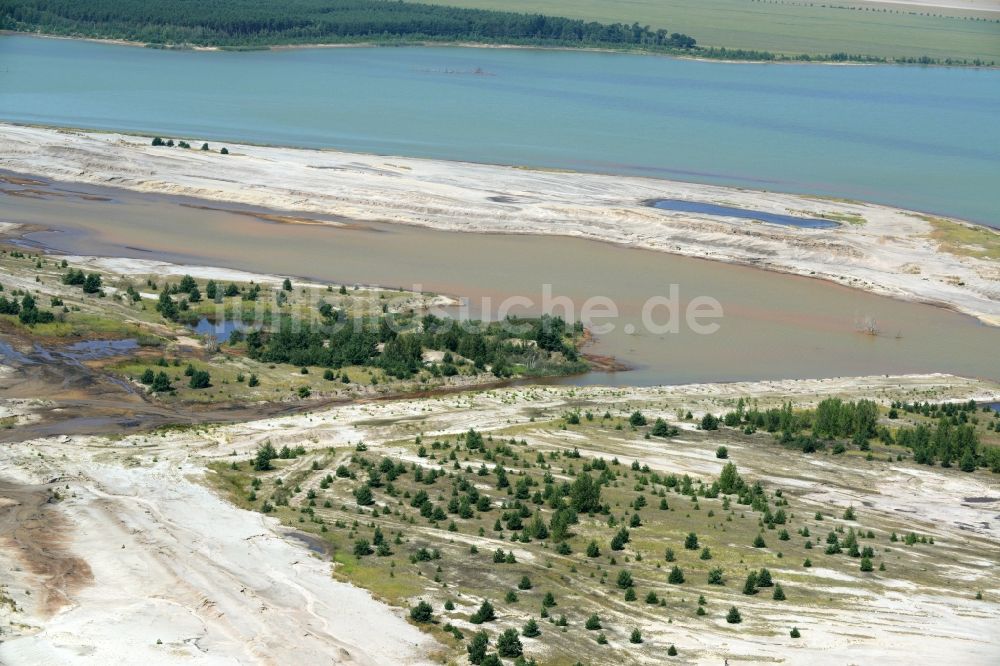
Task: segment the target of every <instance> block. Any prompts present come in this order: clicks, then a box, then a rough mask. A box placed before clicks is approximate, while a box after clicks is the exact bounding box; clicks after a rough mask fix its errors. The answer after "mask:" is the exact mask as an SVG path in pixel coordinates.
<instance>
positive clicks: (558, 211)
mask: <svg viewBox="0 0 1000 666" xmlns="http://www.w3.org/2000/svg"><path fill="white" fill-rule="evenodd" d="M191 140H192V141H195V139H191ZM227 146H228V148H229V150H230V152H231V154H230V155H225V156H223V155H220V154H218V153H215V152H208V151H199V150H183V149H170V148H154V147H152V146H150V145H149V142H148V140H147V139H145V138H142V137H135V136H128V135H122V134H111V133H98V132H85V131H75V130H58V129H49V128H38V127H22V126H16V125H9V124H0V155H2V156H3V166H4V168H6V169H9V170H11V171H15V172H19V173H25V174H33V175H38V176H44V177H49V178H53V179H56V180H62V181H75V182H84V183H90V184H95V185H106V186H114V187H123V188H127V189H131V190H136V191H142V192H157V193H166V194H178V195H185V196H191V197H198V198H202V199H209V200H214V201H231V202H238V203H242V204H253V205H258V206H267V207H270V208H273V209H279V210H283V211H295V212H297V213H317V214H323V215H335V216H337V217H338V218H341V219H347V220H352V221H354V222H357V223H364V222H372V221H382V222H392V223H397V224H410V225H417V226H423V227H429V228H433V229H439V230H448V231H469V232H492V233H522V234H546V235H565V236H578V237H583V238H589V239H593V240H600V241H607V242H613V243H619V244H623V245H627V246H634V247H644V248H649V249H655V250H660V251H664V252H671V253H676V254H683V255H688V256H695V257H701V258H706V259H712V260H716V261H724V262H731V263H740V264H748V265H753V266H758V267H761V268H767V269H770V270H776V271H782V272H788V273H795V274H799V275H807V276H813V277H818V278H822V279H827V280H831V281H834V282H837V283H840V284H844V285H847V286H851V287H856V288H860V289H865V290H867V291H871V292H874V293H878V294H882V295H888V296H893V297H897V298H902V299H907V300H913V301H921V302H927V303H934V304H938V305H942V306H946V307H950V308H954V309H956V310H959V311H961V312H965V313H968V314H971V315H973V316H975V317H978V318H979V319H981V320H982V321H984V322H987V323H990V324H994V325H1000V279H998V278H1000V276H998V272H997V267H996V264H995V262H992V261H989V260H985V259H979V258H975V257H971V256H958V255H955V254H951V253H947V252H944V251H942V250H940V249H939V247H938V243H937V242H936V241H934V240H933V239H932V238H931V237H930V234H931V232H932V231H933V229H932V226H931V224H930V222H928V221H927V220H926V219H924V218H922V217H920V216H919V215H917V214H916V213H913V212H909V211H904V210H899V209H894V208H890V207H885V206H877V205H873V204H866V203H861V202H844V201H838V200H830V199H821V198H817V197H807V196H799V195H790V194H778V193H772V192H761V191H755V190H743V189H734V188H724V187H715V186H709V185H697V184H691V183H679V182H673V181H666V180H656V179H650V178H635V177H619V176H602V175H594V174H583V173H570V172H558V171H544V170H532V169H523V168H515V167H503V166H492V165H482V164H470V163H458V162H445V161H435V160H422V159H412V158H403V157H382V156H376V155H360V154H352V153H341V152H335V151H320V150H305V149H294V148H275V147H261V146H249V145H237V144H227ZM657 198H674V199H687V200H693V201H699V202H706V203H714V204H719V205H726V206H733V207H739V208H746V209H751V210H759V211H764V212H770V213H779V214H786V215H798V216H806V217H817V216H819V217H826V218H829V219H838V220H841V221H842V224H840V225H839V226H838V227H836V228H834V229H803V228H796V227H788V226H780V225H774V224H766V223H760V222H755V221H750V220H738V219H735V218H722V217H713V216H707V215H702V214H696V213H686V212H685V213H680V212H668V211H662V210H656V209H652V208H650V207H649V206H647V205H645V202H646V201H648V200H650V199H657ZM852 221H853V222H852Z"/></svg>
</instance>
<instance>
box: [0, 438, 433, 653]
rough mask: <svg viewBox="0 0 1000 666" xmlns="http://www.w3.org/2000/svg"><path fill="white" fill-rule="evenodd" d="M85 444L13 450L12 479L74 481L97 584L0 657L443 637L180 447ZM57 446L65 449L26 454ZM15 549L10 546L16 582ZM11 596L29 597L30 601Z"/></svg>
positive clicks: (81, 532)
mask: <svg viewBox="0 0 1000 666" xmlns="http://www.w3.org/2000/svg"><path fill="white" fill-rule="evenodd" d="M79 445H80V443H79V442H76V441H63V442H61V443H57V442H55V441H49V442H38V443H36V445H28V446H26V447H16V450H9V451H6V452H5V454H4V456H3V457H4V462H3V464H2V466H0V468H2V475H3V476H4V477H5V478H8V479H10V478H15V479H18V480H23V481H27V482H29V483H44V482H46V481H48V480H49V479H50V478H53V477H54V476H55V477H60V476H66V477H68V479H67V480H68V481H69V484H70V487H71V488H72V491H71V492H72V493H73V494H72V496H71V497H69V498H68V499H66V500H64V502H63V504H62V505H61V507H60V510H61V511H62V512H64V513H65V514H66V515H67V516H69V518H70V520H71V524H72V526H73V529H72V533H71V535H70V539H71V542H72V550H73V551H74V553H75V554H77V555H78V556H79V557H82V558H83V559H85V560H86V562H87V563H88V564H89V566H90V569H91V571H92V572H93V581H92V582H91V583H90V584H88V585H86V586H85V587H84V588H83V589H82V590H81V591H80V592H79V593H77V594H76V595H75V596H74V598H73V599H72V605H71V606H69V607H67V608H65V609H63V610H62V611H60V612H59V613H58V614H57V615H56V616H55V617H53V618H51V619H50V620H47V621H44V622H43V623H41V626H39V627H38V629H39V630H38V631H37V632H36V633H30V634H29V635H27V636H25V637H23V638H18V639H15V640H8V641H6V642H3V643H0V663H4V664H69V663H79V664H100V665H101V666H104V665H107V664H139V663H143V664H161V663H181V662H183V663H197V664H237V663H261V664H358V665H370V664H421V663H430V659H429V658H428V655H430V654H433V653H434V652H436V651H437V649H438V648H437V646H436V643H435V642H434V641H433V639H430V638H428V637H427V636H426V635H424V634H422V633H421V632H420V631H419V630H417V629H416V628H414V627H412V626H411V625H409V624H408V623H407V622H406V621H405V620H404V619H402V617H401V613H400V612H397V611H394V610H393V609H390V608H389V607H388V606H385V605H384V604H381V603H379V602H377V601H375V600H373V599H372V598H371V596H370V595H369V594H368V593H367V592H365V591H364V590H361V589H358V588H356V587H353V586H351V585H347V584H345V583H340V582H337V581H335V580H333V579H332V578H331V577H330V569H329V565H328V564H327V563H325V562H323V561H321V560H319V559H316V558H314V557H312V556H311V555H310V553H309V552H308V551H307V550H306V549H305V548H304V547H300V546H299V545H296V544H295V543H292V542H289V541H287V540H285V539H283V538H281V537H280V536H278V534H277V533H276V529H275V527H276V525H275V523H274V521H273V520H271V519H267V518H264V517H263V516H262V515H259V514H254V513H250V512H247V511H242V510H240V509H237V508H235V507H233V506H232V505H230V504H228V503H227V502H225V501H223V500H222V499H220V498H218V497H217V496H215V495H214V494H213V493H212V492H211V491H209V490H208V489H207V488H205V487H204V486H202V485H200V484H198V483H195V482H192V481H191V480H189V479H188V478H187V476H188V475H189V474H196V473H197V470H196V468H195V466H193V465H190V464H185V462H184V457H185V456H184V454H183V453H181V452H179V451H178V452H174V453H173V454H172V455H169V454H168V455H167V456H165V459H164V460H163V461H162V462H160V463H158V464H155V465H153V466H151V467H143V468H131V469H129V468H128V467H126V466H122V465H120V464H110V465H104V464H101V463H100V462H97V461H95V460H88V459H87V458H88V457H90V455H92V454H93V453H94V452H93V451H91V450H85V451H80V452H77V451H76V450H75V449H76V448H77V447H78V446H79ZM60 450H61V451H60ZM57 451H60V453H61V454H65V457H60V459H59V460H53V461H51V462H49V463H44V462H41V461H38V462H36V461H35V460H25V459H24V457H25V456H28V457H33V458H36V459H37V458H38V456H39V455H46V456H54V455H56V452H57ZM78 453H82V454H83V457H80V456H79V455H78ZM10 555H11V553H10V552H9V551H8V552H6V553H3V554H2V555H0V558H2V559H3V560H5V561H4V565H5V566H4V572H5V573H4V578H5V579H6V580H5V582H7V583H8V584H9V582H10V577H9V575H8V572H9V567H10V566H12V563H11V562H10V561H9V557H10ZM19 573H20V574H21V575H23V572H19ZM19 577H20V576H19V575H18V574H14V575H13V578H14V579H15V580H17V579H18V578H19ZM36 589H37V588H36ZM10 591H13V590H10ZM13 596H15V597H17V598H18V601H19V605H24V606H28V607H30V604H31V599H30V597H27V598H26V597H25V596H24V595H23V594H21V595H18V594H16V593H15V594H14V595H13ZM157 641H161V642H162V644H158V643H157Z"/></svg>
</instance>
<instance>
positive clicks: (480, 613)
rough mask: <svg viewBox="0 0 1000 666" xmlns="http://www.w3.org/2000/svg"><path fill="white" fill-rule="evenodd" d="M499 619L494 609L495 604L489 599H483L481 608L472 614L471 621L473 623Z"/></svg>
mask: <svg viewBox="0 0 1000 666" xmlns="http://www.w3.org/2000/svg"><path fill="white" fill-rule="evenodd" d="M495 619H497V615H496V611H495V610H494V609H493V604H491V603H490V601H489V599H483V603H482V604H481V605H480V606H479V610H477V611H476V612H475V613H473V614H472V616H471V617H470V618H469V622H471V623H472V624H482V623H483V622H492V621H493V620H495Z"/></svg>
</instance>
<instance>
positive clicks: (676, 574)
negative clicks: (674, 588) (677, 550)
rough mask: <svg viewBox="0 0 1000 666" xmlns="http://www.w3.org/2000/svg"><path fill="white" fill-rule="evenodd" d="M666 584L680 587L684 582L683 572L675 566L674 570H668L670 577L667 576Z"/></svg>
mask: <svg viewBox="0 0 1000 666" xmlns="http://www.w3.org/2000/svg"><path fill="white" fill-rule="evenodd" d="M667 582H668V583H670V584H671V585H680V584H681V583H683V582H684V572H683V571H681V568H680V567H678V566H676V565H675V566H674V568H673V569H671V570H670V575H668V576H667Z"/></svg>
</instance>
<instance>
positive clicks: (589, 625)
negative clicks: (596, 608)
mask: <svg viewBox="0 0 1000 666" xmlns="http://www.w3.org/2000/svg"><path fill="white" fill-rule="evenodd" d="M583 626H584V627H585V628H586V629H587V631H597V630H598V629H600V628H601V618H599V617H597V614H596V613H595V614H593V615H591V616H590V617H588V618H587V622H586V623H585V624H584V625H583Z"/></svg>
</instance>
